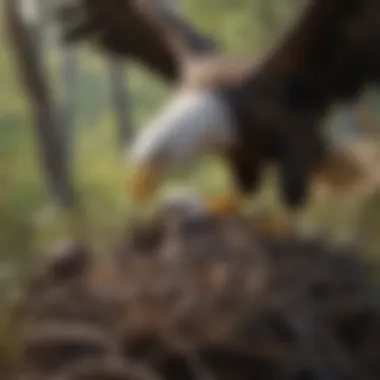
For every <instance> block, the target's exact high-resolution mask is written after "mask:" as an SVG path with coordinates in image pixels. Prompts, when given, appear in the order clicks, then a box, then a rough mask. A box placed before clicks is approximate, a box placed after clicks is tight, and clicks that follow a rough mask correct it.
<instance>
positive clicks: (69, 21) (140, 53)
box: [60, 0, 215, 81]
mask: <svg viewBox="0 0 380 380" xmlns="http://www.w3.org/2000/svg"><path fill="white" fill-rule="evenodd" d="M60 14H61V16H60V20H61V23H62V28H63V35H64V39H65V40H66V41H68V42H71V43H73V42H79V41H82V40H87V39H94V40H95V42H96V44H97V45H98V46H99V47H100V48H101V49H102V50H103V51H105V52H107V53H109V54H117V55H120V56H123V57H126V58H129V59H134V60H137V61H139V62H141V63H142V64H144V65H146V66H147V67H148V68H149V69H151V70H153V71H156V72H158V73H159V74H160V75H162V76H164V77H165V78H166V79H168V80H170V81H177V80H178V79H179V76H180V75H181V70H182V62H183V61H185V60H186V59H187V58H188V56H192V55H197V54H203V53H205V52H210V51H213V50H214V49H215V43H214V42H213V41H212V40H211V39H209V38H206V37H204V36H202V35H201V34H200V33H199V32H198V31H197V30H196V29H195V28H194V27H193V26H192V25H191V24H190V23H189V22H188V21H187V20H185V19H184V18H183V17H182V16H180V15H179V14H177V13H176V12H174V11H173V10H172V9H171V8H170V7H165V6H164V5H163V4H162V3H157V2H156V1H154V0H107V1H104V0H77V1H75V2H73V3H72V4H70V5H68V6H66V7H63V8H62V9H61V10H60Z"/></svg>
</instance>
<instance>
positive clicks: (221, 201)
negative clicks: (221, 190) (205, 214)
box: [208, 194, 239, 215]
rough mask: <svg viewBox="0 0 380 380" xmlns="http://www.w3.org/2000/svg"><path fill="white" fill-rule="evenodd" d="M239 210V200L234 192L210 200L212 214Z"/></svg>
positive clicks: (209, 208) (231, 212)
mask: <svg viewBox="0 0 380 380" xmlns="http://www.w3.org/2000/svg"><path fill="white" fill-rule="evenodd" d="M238 210H239V200H238V198H237V197H236V196H235V195H233V194H226V195H222V196H219V197H216V198H213V199H211V200H210V201H209V202H208V211H209V212H210V213H211V214H212V215H225V214H233V213H236V212H237V211H238Z"/></svg>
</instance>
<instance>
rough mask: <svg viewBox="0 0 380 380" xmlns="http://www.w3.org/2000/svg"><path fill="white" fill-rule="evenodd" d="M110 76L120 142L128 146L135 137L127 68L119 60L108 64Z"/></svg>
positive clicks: (111, 60) (112, 100) (112, 60)
mask: <svg viewBox="0 0 380 380" xmlns="http://www.w3.org/2000/svg"><path fill="white" fill-rule="evenodd" d="M108 67H109V75H110V91H111V104H112V107H113V109H114V112H115V117H116V125H117V131H118V134H117V135H118V141H120V143H121V144H122V146H123V147H125V146H127V145H128V144H129V142H130V141H131V139H132V137H133V126H132V117H131V113H132V111H131V107H130V104H131V100H130V97H129V93H128V88H127V87H126V85H125V82H124V80H125V75H124V74H125V66H124V64H123V62H121V61H119V60H117V59H110V60H109V62H108Z"/></svg>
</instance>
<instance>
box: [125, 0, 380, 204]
mask: <svg viewBox="0 0 380 380" xmlns="http://www.w3.org/2000/svg"><path fill="white" fill-rule="evenodd" d="M185 67H186V70H185V71H184V72H183V76H182V80H181V83H180V85H179V89H178V91H177V92H176V93H175V94H174V96H173V100H172V102H171V103H170V104H169V105H168V106H166V109H165V110H164V111H163V112H162V113H161V114H160V115H159V116H158V117H157V119H155V120H154V121H153V122H152V124H151V125H150V127H148V128H146V130H144V131H143V133H142V135H141V136H139V137H138V139H137V141H136V142H135V144H134V146H133V149H132V152H130V154H129V155H128V159H129V160H130V162H132V166H133V167H134V168H135V175H134V179H133V186H132V190H133V193H134V195H135V198H136V199H138V198H139V199H140V200H145V199H146V198H147V197H148V196H150V195H151V194H152V192H153V190H154V189H155V188H156V187H157V185H158V184H159V182H160V180H162V179H163V178H164V177H165V176H166V175H167V174H168V173H169V172H171V171H172V170H174V169H175V168H177V167H179V166H181V165H183V164H185V163H187V162H189V161H190V160H192V159H194V158H197V157H199V156H201V155H204V154H219V155H222V156H224V157H226V158H227V161H228V163H229V166H230V168H231V171H232V174H233V177H234V179H235V182H236V185H237V186H236V187H237V189H238V190H239V191H240V192H241V193H243V194H248V193H251V192H252V191H254V190H255V189H256V188H257V186H258V185H259V183H260V179H261V176H262V171H263V168H264V167H265V165H266V164H268V163H274V164H276V165H277V166H278V168H279V177H280V188H281V190H282V191H281V193H282V194H283V197H284V201H285V203H286V204H287V205H288V206H289V207H291V208H293V209H297V208H298V207H299V206H302V205H303V204H304V203H305V201H306V200H307V195H308V190H309V185H310V183H311V181H310V179H311V176H312V175H314V174H318V173H320V172H321V170H322V171H323V168H324V167H325V168H326V167H328V164H329V161H330V160H331V159H332V160H333V161H334V160H335V158H334V154H335V153H334V151H332V150H331V149H330V147H329V146H328V145H327V143H326V141H325V138H324V135H323V133H322V128H321V125H322V124H323V121H324V118H325V116H326V115H327V114H328V113H329V111H330V110H331V108H332V107H333V106H335V105H337V104H339V103H348V102H354V101H355V100H356V99H357V98H358V97H359V96H360V94H361V92H362V91H363V90H364V89H365V88H366V86H368V85H369V84H377V82H378V80H379V78H380V77H379V75H380V2H379V1H377V0H328V1H324V0H309V1H308V2H307V4H306V5H305V8H304V9H303V11H302V12H301V14H300V16H299V18H298V20H296V22H295V23H294V24H293V25H292V26H291V27H290V30H289V31H288V32H287V33H285V35H284V38H282V39H281V40H280V41H279V42H278V44H277V45H276V46H274V48H273V49H272V50H271V51H270V52H269V54H267V55H266V56H265V57H264V58H263V59H262V60H261V61H260V62H257V61H256V60H255V59H253V58H237V57H235V58H233V57H230V58H229V57H221V56H219V55H213V56H212V57H210V56H207V57H203V58H200V59H198V60H196V61H192V62H191V63H189V64H188V65H186V66H185ZM349 164H350V163H349Z"/></svg>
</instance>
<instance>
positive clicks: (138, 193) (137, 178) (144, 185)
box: [128, 166, 160, 203]
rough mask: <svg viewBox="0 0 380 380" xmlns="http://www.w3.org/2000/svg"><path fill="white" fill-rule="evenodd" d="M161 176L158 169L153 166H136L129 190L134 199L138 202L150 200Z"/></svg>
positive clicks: (129, 182)
mask: <svg viewBox="0 0 380 380" xmlns="http://www.w3.org/2000/svg"><path fill="white" fill-rule="evenodd" d="M159 177H160V176H159V175H158V172H157V170H155V169H154V168H153V167H151V166H140V167H138V168H135V169H134V170H133V173H132V175H131V177H130V179H129V181H128V192H129V194H130V196H131V199H132V201H133V202H138V203H142V202H145V201H148V200H149V199H150V198H151V197H152V196H153V195H154V193H155V191H156V189H157V187H158V185H159V182H160V180H159Z"/></svg>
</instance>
